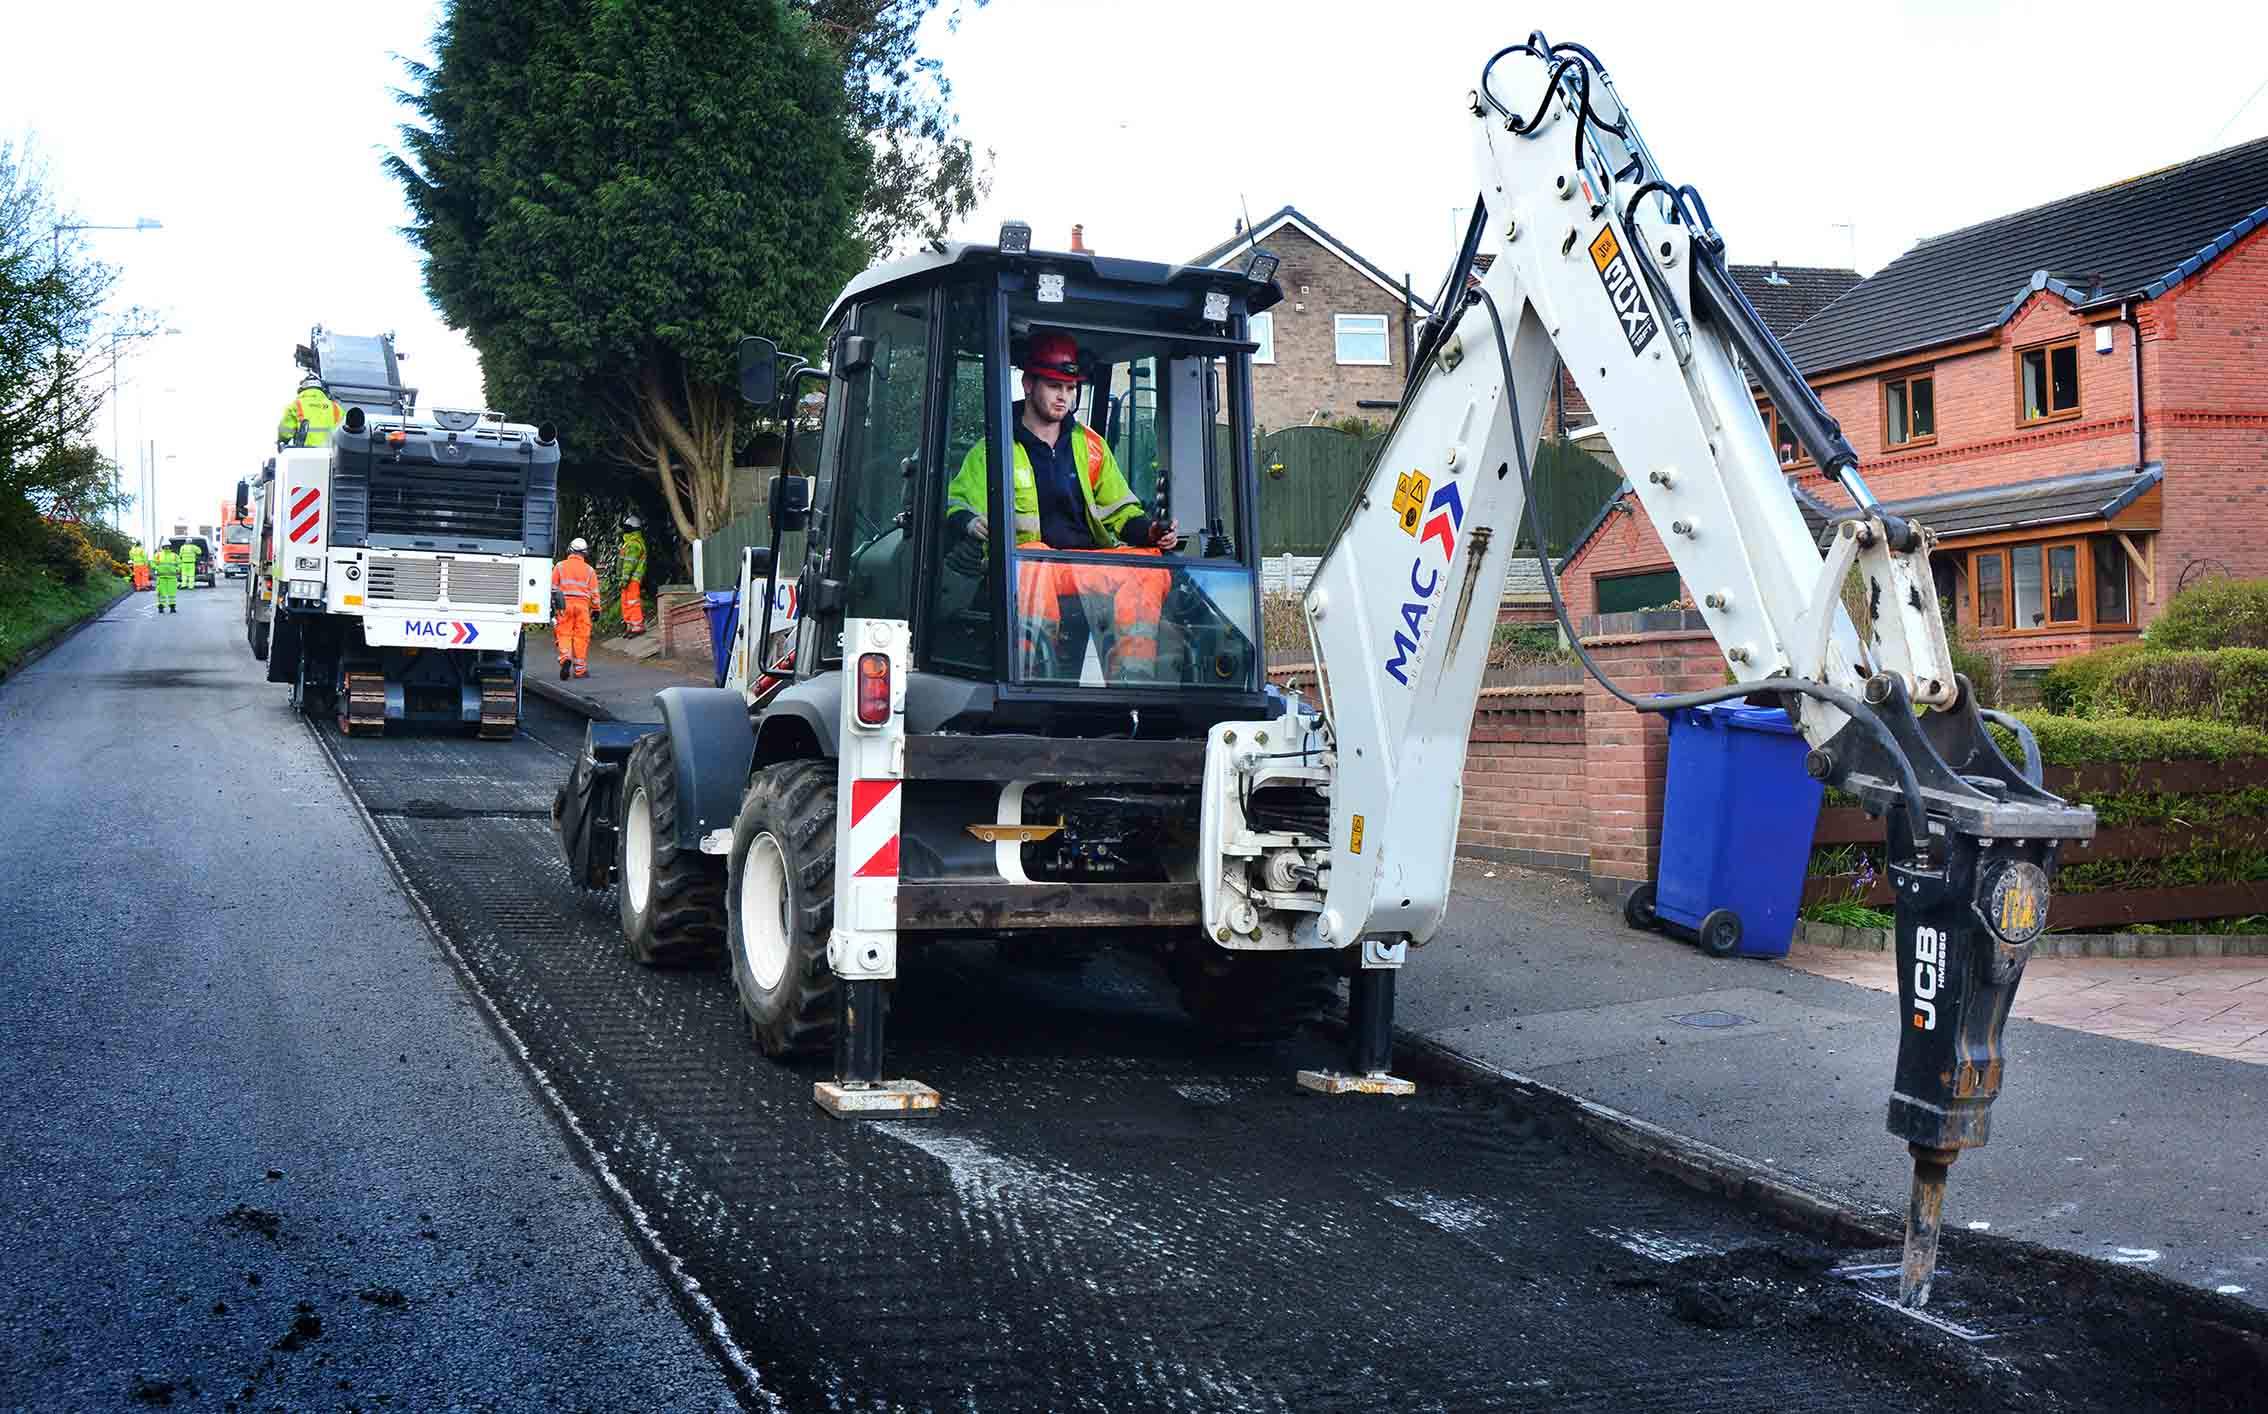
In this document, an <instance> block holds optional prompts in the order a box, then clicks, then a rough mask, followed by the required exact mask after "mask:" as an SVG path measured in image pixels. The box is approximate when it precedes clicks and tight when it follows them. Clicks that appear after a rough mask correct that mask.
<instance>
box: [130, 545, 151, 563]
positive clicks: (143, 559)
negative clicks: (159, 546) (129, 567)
mask: <svg viewBox="0 0 2268 1414" xmlns="http://www.w3.org/2000/svg"><path fill="white" fill-rule="evenodd" d="M126 553H127V558H128V560H129V561H130V562H131V563H133V564H137V565H146V564H148V563H149V562H150V552H149V551H147V550H145V549H143V548H142V547H141V546H140V545H138V544H137V545H136V546H135V547H134V548H133V549H131V550H129V551H127V552H126Z"/></svg>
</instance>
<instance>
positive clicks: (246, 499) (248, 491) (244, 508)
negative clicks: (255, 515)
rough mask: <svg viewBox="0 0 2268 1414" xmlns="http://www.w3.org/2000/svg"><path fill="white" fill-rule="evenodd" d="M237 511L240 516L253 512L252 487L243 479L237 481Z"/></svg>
mask: <svg viewBox="0 0 2268 1414" xmlns="http://www.w3.org/2000/svg"><path fill="white" fill-rule="evenodd" d="M236 513H237V515H238V516H240V517H241V516H248V515H250V514H252V488H251V487H250V486H248V485H246V484H245V483H244V482H241V481H239V482H237V483H236Z"/></svg>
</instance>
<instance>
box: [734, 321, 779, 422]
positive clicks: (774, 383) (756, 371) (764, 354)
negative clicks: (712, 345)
mask: <svg viewBox="0 0 2268 1414" xmlns="http://www.w3.org/2000/svg"><path fill="white" fill-rule="evenodd" d="M779 357H780V346H779V345H778V344H775V343H773V342H772V341H771V340H770V339H759V338H757V337H756V336H754V335H753V334H752V335H750V336H749V337H747V338H745V339H742V340H741V341H740V396H741V397H742V398H743V399H745V400H746V401H748V402H751V403H754V404H755V405H756V406H758V407H767V408H768V407H770V406H771V405H772V404H773V403H774V402H775V401H777V400H778V398H779V396H780V370H779Z"/></svg>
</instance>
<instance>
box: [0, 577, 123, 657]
mask: <svg viewBox="0 0 2268 1414" xmlns="http://www.w3.org/2000/svg"><path fill="white" fill-rule="evenodd" d="M130 582H131V581H128V580H123V579H104V578H96V579H90V580H88V581H87V582H86V583H85V584H82V585H76V586H74V585H68V584H65V583H63V582H62V581H60V580H57V579H55V578H53V577H51V576H49V575H48V574H47V573H46V572H45V571H43V570H37V569H31V568H28V567H25V566H19V565H0V678H4V677H6V676H8V675H9V674H10V673H12V672H14V671H15V670H16V668H17V665H18V664H20V663H21V662H22V661H23V659H24V655H25V654H27V653H29V652H30V651H31V650H32V649H33V648H35V647H37V646H38V645H40V644H42V643H45V642H46V641H47V639H48V636H49V635H50V634H53V633H55V632H56V631H57V630H59V629H64V628H68V627H70V626H71V625H72V624H75V623H77V622H79V620H81V619H84V618H88V617H90V616H92V615H94V614H97V613H100V612H101V611H102V608H103V606H104V605H106V604H108V603H109V602H110V601H111V600H112V599H115V598H117V597H118V593H119V591H120V590H123V589H125V588H126V587H127V585H128V584H129V583H130Z"/></svg>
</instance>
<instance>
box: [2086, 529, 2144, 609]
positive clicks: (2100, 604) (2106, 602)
mask: <svg viewBox="0 0 2268 1414" xmlns="http://www.w3.org/2000/svg"><path fill="white" fill-rule="evenodd" d="M2092 548H2093V550H2094V553H2095V622H2096V623H2099V624H2130V623H2133V622H2134V604H2133V600H2131V599H2130V598H2128V597H2127V592H2126V551H2125V550H2124V549H2122V548H2120V546H2119V543H2118V541H2117V539H2116V538H2115V537H2112V536H2109V535H2098V536H2096V537H2095V539H2094V541H2093V544H2092Z"/></svg>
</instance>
